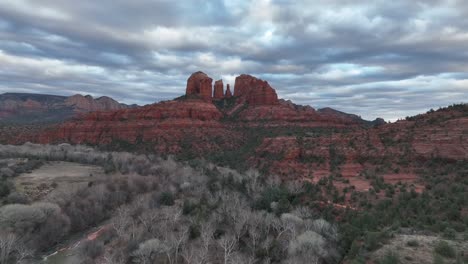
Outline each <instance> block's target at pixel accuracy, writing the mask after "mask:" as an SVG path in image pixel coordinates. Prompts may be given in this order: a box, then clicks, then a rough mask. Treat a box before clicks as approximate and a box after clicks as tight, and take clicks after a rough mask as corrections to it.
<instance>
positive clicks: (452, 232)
mask: <svg viewBox="0 0 468 264" xmlns="http://www.w3.org/2000/svg"><path fill="white" fill-rule="evenodd" d="M456 234H457V232H456V231H455V229H453V228H446V229H445V230H444V237H445V238H448V239H455V236H456Z"/></svg>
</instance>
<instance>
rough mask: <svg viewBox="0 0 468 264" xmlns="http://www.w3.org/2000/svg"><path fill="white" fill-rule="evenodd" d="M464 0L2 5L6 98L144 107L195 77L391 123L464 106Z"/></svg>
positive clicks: (467, 13) (1, 74) (467, 55)
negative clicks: (80, 99) (243, 79)
mask: <svg viewBox="0 0 468 264" xmlns="http://www.w3.org/2000/svg"><path fill="white" fill-rule="evenodd" d="M467 28H468V6H467V5H466V4H464V3H463V2H462V1H448V0H447V1H442V0H425V1H403V0H395V1H383V0H382V1H380V0H379V1H372V3H357V2H356V1H347V0H326V1H325V0H323V1H322V0H319V1H309V0H301V1H294V3H292V2H291V1H284V0H271V1H268V0H259V1H252V2H251V1H227V0H225V1H222V0H215V1H204V0H203V1H202V0H194V1H184V2H182V1H180V2H177V1H176V2H174V1H169V0H158V1H150V0H141V1H124V0H117V1H107V0H105V1H98V2H96V1H79V2H76V1H75V2H74V3H71V2H67V1H58V0H44V1H32V0H17V1H14V2H12V1H7V0H0V92H36V93H52V94H62V95H70V94H73V93H78V92H79V93H90V94H93V95H108V96H112V97H115V98H116V99H118V100H121V101H124V102H126V103H138V104H146V103H152V102H154V101H159V100H166V99H170V98H173V97H176V96H178V95H180V94H182V93H183V91H184V85H185V81H186V79H187V78H188V76H189V74H190V73H191V72H194V71H197V70H203V71H205V72H206V73H208V74H209V75H211V76H212V77H213V78H216V79H218V78H224V79H226V80H227V81H228V82H231V84H232V82H233V79H234V76H236V75H237V74H240V73H250V74H253V75H257V76H259V77H261V78H263V79H266V80H268V81H269V82H270V83H271V84H272V86H273V87H275V88H276V89H277V91H278V93H279V94H280V96H281V97H283V98H285V99H291V100H293V101H295V102H297V103H301V104H310V105H312V106H313V107H317V108H319V107H326V106H330V107H334V108H336V109H339V110H342V111H347V112H351V113H355V114H359V115H361V116H363V117H364V118H368V119H373V118H375V117H377V116H382V117H384V118H387V119H392V120H395V119H397V118H402V117H405V116H407V115H413V114H417V113H420V112H424V111H426V110H428V109H429V108H435V107H438V106H444V105H448V104H451V103H458V102H460V101H462V100H466V99H464V98H468V74H467V73H466V72H467V71H466V70H467V69H468V52H467V51H466V43H468V30H467Z"/></svg>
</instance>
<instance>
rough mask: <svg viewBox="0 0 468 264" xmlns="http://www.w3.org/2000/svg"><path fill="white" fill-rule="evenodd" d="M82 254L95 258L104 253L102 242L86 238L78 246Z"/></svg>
mask: <svg viewBox="0 0 468 264" xmlns="http://www.w3.org/2000/svg"><path fill="white" fill-rule="evenodd" d="M80 251H81V254H82V255H83V256H86V257H89V258H91V259H95V258H97V257H99V256H101V255H102V253H104V243H102V242H101V241H97V240H87V241H85V242H84V243H83V245H82V246H81V248H80Z"/></svg>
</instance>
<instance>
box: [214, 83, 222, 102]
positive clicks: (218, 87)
mask: <svg viewBox="0 0 468 264" xmlns="http://www.w3.org/2000/svg"><path fill="white" fill-rule="evenodd" d="M223 98H224V84H223V80H217V81H216V82H215V85H214V95H213V99H223Z"/></svg>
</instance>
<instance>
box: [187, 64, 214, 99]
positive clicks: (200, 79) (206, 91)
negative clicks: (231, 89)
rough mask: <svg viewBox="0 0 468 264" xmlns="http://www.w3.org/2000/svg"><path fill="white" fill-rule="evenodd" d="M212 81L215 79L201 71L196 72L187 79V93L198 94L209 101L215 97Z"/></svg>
mask: <svg viewBox="0 0 468 264" xmlns="http://www.w3.org/2000/svg"><path fill="white" fill-rule="evenodd" d="M212 82H213V79H211V78H210V77H208V75H206V74H205V73H203V72H201V71H199V72H195V73H193V74H192V75H191V76H190V77H189V78H188V80H187V89H186V95H197V96H200V97H201V98H202V99H204V100H207V101H209V100H211V99H212V98H213V96H212V94H213V87H212V84H211V83H212Z"/></svg>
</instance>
